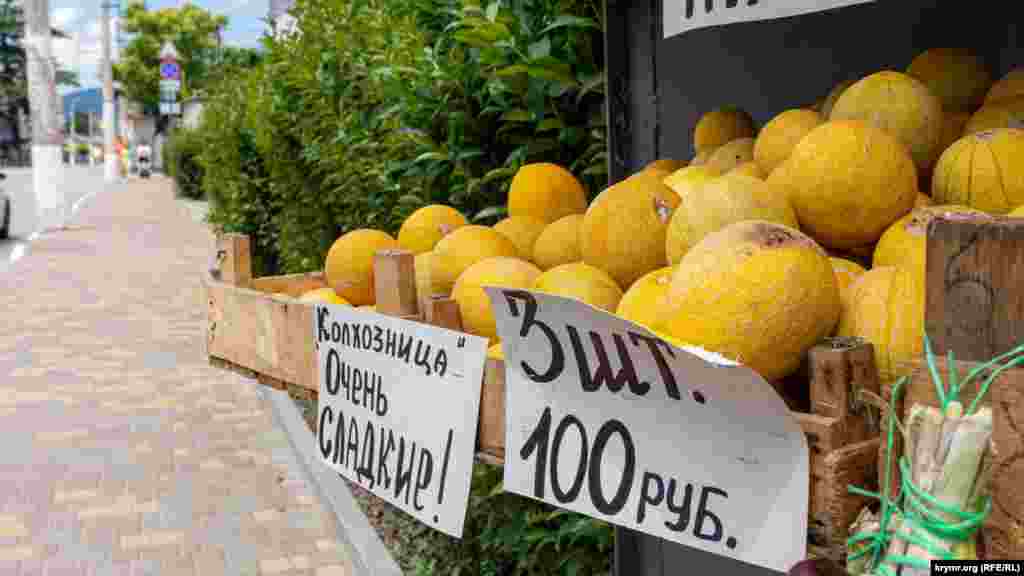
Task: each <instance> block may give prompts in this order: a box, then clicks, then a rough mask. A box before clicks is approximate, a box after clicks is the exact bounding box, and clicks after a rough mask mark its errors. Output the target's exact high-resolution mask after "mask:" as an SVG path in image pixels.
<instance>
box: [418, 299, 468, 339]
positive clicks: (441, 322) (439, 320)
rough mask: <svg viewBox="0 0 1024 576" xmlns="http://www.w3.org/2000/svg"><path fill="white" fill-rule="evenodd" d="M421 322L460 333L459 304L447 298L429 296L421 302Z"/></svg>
mask: <svg viewBox="0 0 1024 576" xmlns="http://www.w3.org/2000/svg"><path fill="white" fill-rule="evenodd" d="M423 304H424V310H423V321H424V322H426V323H427V324H431V325H434V326H439V327H441V328H447V329H449V330H458V331H462V316H461V315H460V314H459V304H458V303H457V302H456V301H455V299H454V298H450V297H448V296H440V295H438V296H431V297H430V298H426V299H424V301H423Z"/></svg>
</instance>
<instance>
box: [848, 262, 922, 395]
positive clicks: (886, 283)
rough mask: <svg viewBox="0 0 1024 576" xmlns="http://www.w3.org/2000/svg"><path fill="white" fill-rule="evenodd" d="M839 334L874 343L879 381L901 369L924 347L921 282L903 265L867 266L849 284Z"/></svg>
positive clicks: (896, 374) (899, 373)
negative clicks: (868, 268)
mask: <svg viewBox="0 0 1024 576" xmlns="http://www.w3.org/2000/svg"><path fill="white" fill-rule="evenodd" d="M837 334H838V335H839V336H856V337H860V338H864V339H865V340H867V341H868V342H871V344H872V345H874V349H875V364H876V366H877V367H878V371H879V375H880V376H881V377H882V379H883V381H891V380H892V379H894V378H895V377H897V376H899V375H902V373H904V372H905V366H906V363H907V362H910V361H912V360H913V359H915V358H918V357H920V356H921V353H922V351H923V349H924V344H923V343H924V285H923V284H922V283H921V279H920V278H919V277H918V276H917V275H916V274H913V273H911V272H909V271H908V270H906V269H904V268H899V267H896V266H883V267H881V268H873V269H871V270H868V271H867V272H865V273H864V274H862V275H861V276H860V278H858V279H857V281H856V282H854V283H853V286H852V287H851V288H850V294H849V297H848V301H847V305H846V307H845V308H844V309H843V313H842V317H841V318H840V321H839V329H838V330H837Z"/></svg>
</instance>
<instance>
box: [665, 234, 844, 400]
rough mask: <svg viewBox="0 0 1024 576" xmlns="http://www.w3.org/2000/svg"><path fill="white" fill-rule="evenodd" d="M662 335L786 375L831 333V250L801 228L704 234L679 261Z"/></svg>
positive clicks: (835, 294)
mask: <svg viewBox="0 0 1024 576" xmlns="http://www.w3.org/2000/svg"><path fill="white" fill-rule="evenodd" d="M665 302H666V305H665V307H664V309H663V313H662V314H661V315H660V316H661V317H662V320H661V321H660V322H659V323H658V324H657V325H656V327H657V329H658V330H659V331H661V332H665V333H667V334H668V335H669V336H671V337H673V338H676V339H677V340H679V341H681V342H685V343H687V344H690V345H694V346H700V347H703V348H705V349H707V350H710V351H712V352H717V353H718V354H721V355H723V356H726V357H728V358H731V359H734V360H737V361H739V362H741V363H743V364H746V365H747V366H749V367H751V368H753V369H754V370H756V371H757V372H758V373H760V374H761V376H762V377H764V378H765V379H768V380H775V379H778V378H782V377H784V376H786V375H787V374H789V373H791V372H793V371H794V370H795V369H796V368H797V367H798V366H799V364H800V358H801V356H802V355H803V354H804V353H805V352H806V351H807V350H808V349H809V348H810V347H811V346H814V345H815V344H817V343H818V342H819V341H820V340H821V339H822V338H823V337H825V336H827V335H828V334H829V333H831V331H832V329H833V327H834V326H835V325H836V322H837V321H838V319H839V310H840V302H839V289H838V287H837V286H836V277H835V273H834V272H833V270H832V264H831V262H829V258H828V255H826V254H825V251H824V250H822V248H821V247H820V246H818V245H817V244H816V243H815V242H814V240H812V239H811V238H809V237H808V236H806V235H805V234H803V233H802V232H800V231H798V230H795V229H793V228H789V227H787V226H783V225H781V224H776V223H773V222H764V221H758V220H746V221H743V222H737V223H736V224H732V225H730V226H728V227H726V228H723V229H722V230H719V231H718V232H714V233H712V234H709V235H708V236H706V237H705V238H704V239H703V240H702V241H701V242H700V243H699V244H697V245H696V246H694V247H693V248H692V249H690V251H689V252H688V253H687V254H686V256H684V257H683V259H682V260H681V261H680V262H679V266H678V267H677V268H676V271H675V274H674V275H673V277H672V285H671V287H670V289H669V294H668V296H667V297H666V300H665Z"/></svg>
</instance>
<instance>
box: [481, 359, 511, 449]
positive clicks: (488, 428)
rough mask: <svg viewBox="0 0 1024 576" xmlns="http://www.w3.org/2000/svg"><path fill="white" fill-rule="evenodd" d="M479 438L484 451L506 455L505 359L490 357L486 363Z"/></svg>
mask: <svg viewBox="0 0 1024 576" xmlns="http://www.w3.org/2000/svg"><path fill="white" fill-rule="evenodd" d="M477 438H478V444H479V447H480V450H481V451H482V452H485V453H487V454H490V455H492V456H498V457H502V458H503V457H504V456H505V361H504V360H502V359H500V358H488V359H487V363H486V364H485V365H484V383H483V389H482V390H481V393H480V430H479V434H478V435H477Z"/></svg>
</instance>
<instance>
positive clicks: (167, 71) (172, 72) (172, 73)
mask: <svg viewBox="0 0 1024 576" xmlns="http://www.w3.org/2000/svg"><path fill="white" fill-rule="evenodd" d="M160 78H161V79H163V80H179V81H180V80H181V66H180V65H178V62H177V61H176V60H173V59H164V60H161V61H160Z"/></svg>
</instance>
